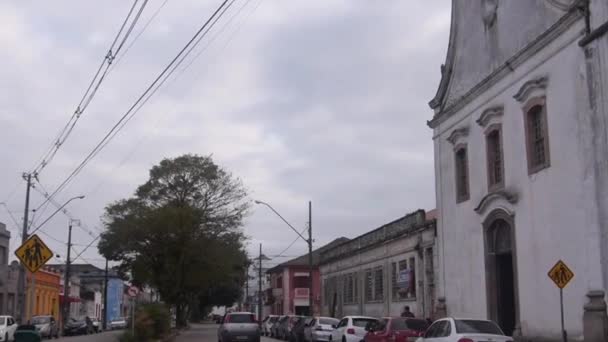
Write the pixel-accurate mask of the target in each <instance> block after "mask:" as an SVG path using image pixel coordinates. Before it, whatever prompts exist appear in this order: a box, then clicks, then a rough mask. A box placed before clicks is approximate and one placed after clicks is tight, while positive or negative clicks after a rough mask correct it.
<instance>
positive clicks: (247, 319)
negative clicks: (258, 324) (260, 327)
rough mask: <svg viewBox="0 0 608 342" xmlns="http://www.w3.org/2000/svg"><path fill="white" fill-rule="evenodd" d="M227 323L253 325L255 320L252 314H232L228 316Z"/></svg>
mask: <svg viewBox="0 0 608 342" xmlns="http://www.w3.org/2000/svg"><path fill="white" fill-rule="evenodd" d="M228 322H229V323H255V319H254V318H253V315H252V314H234V315H230V316H229V319H228Z"/></svg>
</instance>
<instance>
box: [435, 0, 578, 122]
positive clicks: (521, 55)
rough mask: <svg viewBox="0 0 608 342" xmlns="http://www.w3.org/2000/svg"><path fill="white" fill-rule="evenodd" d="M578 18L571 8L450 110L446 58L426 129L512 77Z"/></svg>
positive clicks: (460, 98)
mask: <svg viewBox="0 0 608 342" xmlns="http://www.w3.org/2000/svg"><path fill="white" fill-rule="evenodd" d="M454 3H456V2H455V1H453V2H452V4H454ZM581 18H583V14H582V13H581V12H580V11H577V10H575V9H572V8H571V9H570V10H569V11H568V13H567V14H565V15H564V16H562V17H561V18H560V19H559V20H558V21H557V22H556V23H555V24H553V26H551V27H550V28H549V29H547V30H546V31H545V32H543V33H542V34H540V35H539V36H538V37H537V38H536V39H535V40H533V41H532V42H530V43H529V44H528V45H526V46H525V47H524V48H522V49H521V50H519V52H517V53H516V54H515V55H513V57H511V58H509V59H508V60H507V61H506V62H505V63H504V64H503V65H502V66H500V67H498V68H497V69H496V70H494V71H493V72H492V73H491V74H490V75H488V76H487V77H486V78H484V79H483V80H481V81H480V82H479V83H477V85H475V86H473V87H472V88H471V90H469V91H468V92H467V93H466V94H464V95H462V96H461V97H459V98H458V99H456V100H455V101H454V102H453V103H451V104H450V106H449V107H447V108H445V97H446V93H447V88H448V83H449V79H448V80H445V81H444V78H451V75H452V70H451V65H452V64H451V63H453V60H452V59H451V58H449V59H448V61H447V62H446V64H447V65H450V67H448V70H447V73H446V74H445V75H443V77H442V79H441V82H440V85H439V89H438V90H437V94H436V95H435V98H434V99H433V100H431V102H429V106H430V107H431V108H432V109H434V110H435V115H434V116H433V119H431V120H429V121H427V125H428V126H429V127H430V128H436V127H437V126H439V124H441V123H442V122H444V121H445V120H446V119H447V118H449V117H450V116H452V115H453V114H454V113H456V112H458V111H459V110H461V109H462V108H464V107H465V106H466V105H467V104H469V103H470V102H471V101H473V100H474V99H476V98H477V97H478V96H480V95H481V94H482V93H483V92H484V91H486V90H487V89H489V88H490V87H492V86H493V85H495V84H496V83H498V82H499V81H500V80H501V79H502V78H503V77H505V76H506V75H509V74H511V73H512V72H513V70H514V69H515V68H517V67H518V66H520V65H521V64H523V63H524V62H526V61H527V60H528V59H529V58H530V57H532V56H534V55H535V54H536V53H537V52H539V51H540V50H541V49H543V48H544V47H545V46H547V45H548V44H549V43H551V42H553V41H554V40H555V39H556V38H558V37H559V36H560V35H561V34H562V33H564V32H566V30H568V29H569V28H570V27H571V26H572V25H574V24H575V23H577V22H578V20H579V19H581ZM452 20H453V18H452ZM453 26H454V27H455V26H456V25H455V24H453ZM450 35H452V33H450ZM450 39H452V37H450ZM453 45H454V43H453V42H450V45H449V46H448V56H452V55H453V54H454V52H452V51H450V50H452V49H454V47H453Z"/></svg>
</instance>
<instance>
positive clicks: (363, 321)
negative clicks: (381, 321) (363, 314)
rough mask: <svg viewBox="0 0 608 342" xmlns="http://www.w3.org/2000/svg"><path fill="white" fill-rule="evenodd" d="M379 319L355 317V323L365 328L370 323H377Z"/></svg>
mask: <svg viewBox="0 0 608 342" xmlns="http://www.w3.org/2000/svg"><path fill="white" fill-rule="evenodd" d="M376 322H378V320H377V319H372V318H353V325H354V326H356V327H360V328H365V327H366V326H367V324H368V323H376Z"/></svg>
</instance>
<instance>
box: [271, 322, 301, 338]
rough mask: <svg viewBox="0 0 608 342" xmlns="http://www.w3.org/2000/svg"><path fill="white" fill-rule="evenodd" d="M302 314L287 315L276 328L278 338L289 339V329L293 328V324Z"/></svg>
mask: <svg viewBox="0 0 608 342" xmlns="http://www.w3.org/2000/svg"><path fill="white" fill-rule="evenodd" d="M300 318H302V316H287V319H285V320H284V321H282V322H281V324H280V325H279V328H278V336H277V337H278V338H279V339H281V340H285V341H287V340H289V334H290V333H291V329H293V326H294V324H295V323H296V322H297V321H298V320H299V319H300Z"/></svg>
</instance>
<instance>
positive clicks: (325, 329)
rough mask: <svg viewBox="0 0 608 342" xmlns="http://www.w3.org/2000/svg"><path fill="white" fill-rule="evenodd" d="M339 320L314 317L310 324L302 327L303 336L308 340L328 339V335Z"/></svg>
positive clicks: (312, 341) (309, 341)
mask: <svg viewBox="0 0 608 342" xmlns="http://www.w3.org/2000/svg"><path fill="white" fill-rule="evenodd" d="M338 323H340V320H338V319H335V318H331V317H315V318H314V319H313V320H312V322H310V324H309V325H308V326H307V327H306V328H304V338H305V339H306V341H308V342H321V341H329V336H331V332H332V331H333V330H334V328H333V327H334V326H337V325H338Z"/></svg>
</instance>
